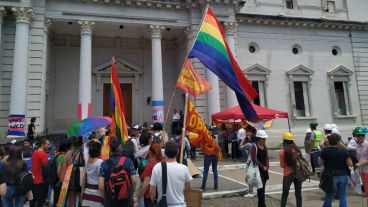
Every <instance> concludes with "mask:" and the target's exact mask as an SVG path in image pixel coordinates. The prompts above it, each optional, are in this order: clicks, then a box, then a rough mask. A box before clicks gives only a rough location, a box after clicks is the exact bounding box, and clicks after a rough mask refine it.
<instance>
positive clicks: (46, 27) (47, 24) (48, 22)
mask: <svg viewBox="0 0 368 207" xmlns="http://www.w3.org/2000/svg"><path fill="white" fill-rule="evenodd" d="M51 26H52V22H51V19H45V21H44V22H43V31H45V32H48V31H49V29H50V28H51Z"/></svg>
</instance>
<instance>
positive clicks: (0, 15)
mask: <svg viewBox="0 0 368 207" xmlns="http://www.w3.org/2000/svg"><path fill="white" fill-rule="evenodd" d="M4 15H5V8H4V7H3V6H0V24H1V23H3V16H4Z"/></svg>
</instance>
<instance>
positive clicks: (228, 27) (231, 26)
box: [224, 22, 238, 34]
mask: <svg viewBox="0 0 368 207" xmlns="http://www.w3.org/2000/svg"><path fill="white" fill-rule="evenodd" d="M237 26H238V23H237V22H224V27H225V33H226V34H235V33H236V27H237Z"/></svg>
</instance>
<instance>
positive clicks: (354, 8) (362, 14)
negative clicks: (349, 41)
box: [346, 0, 368, 22]
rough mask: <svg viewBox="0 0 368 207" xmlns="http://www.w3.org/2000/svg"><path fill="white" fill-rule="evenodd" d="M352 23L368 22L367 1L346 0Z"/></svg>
mask: <svg viewBox="0 0 368 207" xmlns="http://www.w3.org/2000/svg"><path fill="white" fill-rule="evenodd" d="M346 1H347V5H348V11H349V20H350V21H361V22H366V21H368V15H367V11H368V2H367V1H366V0H346Z"/></svg>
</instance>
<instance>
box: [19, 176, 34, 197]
mask: <svg viewBox="0 0 368 207" xmlns="http://www.w3.org/2000/svg"><path fill="white" fill-rule="evenodd" d="M32 185H33V175H32V173H31V172H29V171H28V170H25V171H23V172H21V173H20V175H19V176H18V179H17V183H16V185H15V192H16V195H19V196H24V195H25V194H27V193H28V191H30V190H31V188H32Z"/></svg>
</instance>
